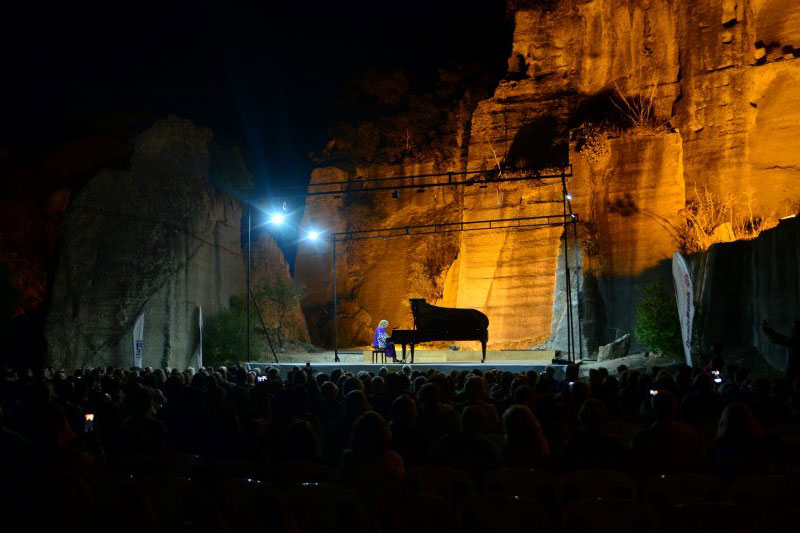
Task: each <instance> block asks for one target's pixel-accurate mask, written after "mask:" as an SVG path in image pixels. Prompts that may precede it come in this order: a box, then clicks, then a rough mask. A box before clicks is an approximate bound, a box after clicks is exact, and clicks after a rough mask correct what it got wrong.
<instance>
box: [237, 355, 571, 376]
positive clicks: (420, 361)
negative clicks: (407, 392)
mask: <svg viewBox="0 0 800 533" xmlns="http://www.w3.org/2000/svg"><path fill="white" fill-rule="evenodd" d="M399 352H400V350H398V356H399V355H400V353H399ZM270 355H271V354H270ZM554 355H555V352H553V351H550V350H487V351H486V361H485V362H484V363H481V352H480V351H472V350H422V349H418V350H415V352H414V364H411V356H410V353H406V363H405V364H407V365H409V366H410V367H411V369H412V370H419V371H422V372H427V371H428V370H430V369H432V368H433V369H435V370H437V371H439V372H443V373H445V374H449V373H450V372H452V371H453V370H456V371H462V370H470V369H473V368H479V369H481V370H483V371H487V370H491V369H493V368H494V369H497V370H500V371H504V372H527V371H529V370H535V371H537V372H542V371H544V369H545V368H547V367H549V366H552V367H554V368H555V369H556V378H557V379H558V378H559V377H562V378H563V375H564V366H565V365H563V364H558V365H554V364H552V361H553V357H554ZM277 357H278V361H279V362H278V363H275V362H274V360H273V362H271V363H270V362H269V361H261V362H251V363H247V364H246V366H247V368H248V369H249V368H265V367H276V368H278V369H279V370H280V371H281V375H283V376H285V375H286V373H288V372H289V371H290V370H291V369H292V368H295V367H298V366H300V367H302V366H304V365H305V364H306V362H309V363H311V366H312V367H313V368H314V369H315V370H316V371H318V372H325V373H330V372H331V371H332V370H333V369H334V368H343V369H345V370H347V371H348V372H352V373H354V374H355V373H358V372H361V371H366V372H372V373H377V372H378V371H379V370H380V369H381V367H384V366H385V367H386V368H387V369H389V371H390V372H399V371H400V370H401V369H402V367H403V365H404V364H403V363H392V362H391V361H386V362H385V363H383V362H382V361H380V360H379V361H378V362H377V363H373V362H372V350H358V349H349V350H343V351H340V352H339V359H340V362H338V363H336V362H334V353H333V351H325V352H316V353H285V354H281V353H278V354H277Z"/></svg>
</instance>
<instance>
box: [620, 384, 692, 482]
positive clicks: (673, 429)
mask: <svg viewBox="0 0 800 533" xmlns="http://www.w3.org/2000/svg"><path fill="white" fill-rule="evenodd" d="M650 404H651V406H652V410H653V413H654V414H655V417H656V421H655V422H654V423H653V425H651V426H650V427H649V428H647V429H643V430H641V431H640V432H638V433H637V434H636V435H634V437H633V442H632V444H631V459H632V466H633V469H634V473H635V474H636V475H638V476H641V477H642V478H643V479H647V478H649V477H652V476H655V475H659V474H674V473H679V472H691V471H694V470H696V468H697V466H698V464H699V460H700V439H699V436H698V433H697V431H696V430H694V428H692V427H691V426H687V425H685V424H679V423H678V422H677V421H676V416H677V411H678V404H677V401H676V400H675V396H674V395H673V394H672V393H671V392H669V391H666V390H663V391H659V392H658V393H657V394H656V395H655V396H653V397H652V398H651V399H650Z"/></svg>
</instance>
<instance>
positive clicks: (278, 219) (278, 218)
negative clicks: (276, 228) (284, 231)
mask: <svg viewBox="0 0 800 533" xmlns="http://www.w3.org/2000/svg"><path fill="white" fill-rule="evenodd" d="M285 218H286V217H285V216H283V214H282V213H272V217H271V218H270V219H269V220H270V222H272V223H273V224H275V225H279V224H283V221H284V219H285Z"/></svg>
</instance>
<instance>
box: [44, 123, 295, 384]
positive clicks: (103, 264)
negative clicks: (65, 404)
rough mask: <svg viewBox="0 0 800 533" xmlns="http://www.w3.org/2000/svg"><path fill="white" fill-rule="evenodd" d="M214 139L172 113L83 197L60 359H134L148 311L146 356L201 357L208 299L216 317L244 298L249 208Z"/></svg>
mask: <svg viewBox="0 0 800 533" xmlns="http://www.w3.org/2000/svg"><path fill="white" fill-rule="evenodd" d="M211 140H212V136H211V132H210V131H209V130H207V129H204V128H200V127H197V126H195V125H194V124H193V123H192V122H190V121H188V120H183V119H178V118H174V117H170V118H167V119H164V120H161V121H159V122H157V123H156V124H155V125H153V126H152V127H151V128H150V129H148V130H147V131H145V132H144V133H142V134H141V135H140V136H139V137H138V138H137V139H136V141H135V149H134V153H133V156H132V158H131V161H130V167H129V169H128V170H127V171H110V170H105V171H102V172H100V173H99V174H98V175H97V176H95V177H94V178H93V179H92V180H91V181H90V182H89V183H88V184H87V185H86V187H85V188H84V189H83V190H82V191H80V192H79V193H78V194H77V195H76V196H75V197H74V198H73V199H72V201H71V203H70V206H69V208H68V210H67V213H66V215H65V219H64V222H63V224H62V226H61V228H60V235H59V249H60V254H59V257H58V265H57V268H56V271H55V277H54V282H53V296H52V302H51V305H50V312H49V315H48V319H47V326H46V338H47V345H48V352H47V357H48V362H49V363H50V364H52V365H54V366H59V367H66V368H72V367H76V366H85V365H119V366H131V365H132V364H133V357H132V351H133V340H132V329H133V326H134V323H135V321H136V318H137V317H138V316H139V315H140V313H144V314H145V325H144V361H143V364H144V365H149V366H154V367H161V366H179V367H185V366H188V365H194V360H193V359H192V356H193V355H194V353H195V350H196V348H197V344H198V342H199V338H198V312H199V309H200V308H202V312H203V317H204V318H205V319H206V320H207V319H208V318H209V317H211V316H213V315H214V313H216V312H218V311H220V310H222V309H225V308H227V306H228V302H229V299H230V297H231V296H239V297H244V293H245V276H244V274H245V270H244V260H243V256H242V246H241V218H242V207H241V205H240V204H239V202H237V201H236V200H235V199H234V198H232V197H231V196H229V195H227V194H225V193H223V192H220V191H219V190H218V189H216V188H214V187H213V186H212V185H211V183H210V181H209V158H210V156H209V150H210V148H209V147H210V143H211ZM262 248H264V247H262V246H259V248H258V250H259V253H260V254H261V253H262V252H261V251H260V250H261V249H262ZM264 250H265V253H267V254H269V253H271V252H273V251H274V250H273V249H272V248H270V247H269V246H267V247H266V248H264ZM275 261H277V262H278V263H282V265H279V267H278V268H280V269H281V271H283V270H285V269H286V266H285V262H283V258H282V256H281V257H279V258H275ZM269 262H270V264H272V263H274V261H272V260H270V261H269ZM263 263H264V262H263V261H259V265H261V264H263ZM305 335H306V336H307V333H306V334H305Z"/></svg>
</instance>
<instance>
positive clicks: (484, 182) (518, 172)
mask: <svg viewBox="0 0 800 533" xmlns="http://www.w3.org/2000/svg"><path fill="white" fill-rule="evenodd" d="M569 177H572V165H565V166H559V167H547V168H523V169H510V170H508V169H506V170H503V169H489V170H465V171H453V172H439V173H431V174H415V175H411V176H393V177H379V178H356V179H353V180H347V181H332V182H328V183H309V184H308V185H307V186H305V187H288V188H285V189H281V190H280V191H279V192H278V194H276V195H274V196H272V199H273V200H279V199H286V198H294V197H302V196H322V195H337V196H340V195H343V194H348V193H369V192H381V191H400V190H404V189H417V190H418V191H423V190H425V189H433V188H437V187H451V186H458V185H466V186H471V185H477V186H478V187H486V186H488V185H490V184H493V183H503V182H514V181H540V182H542V183H541V184H542V185H556V184H558V182H560V181H562V180H563V179H564V178H569Z"/></svg>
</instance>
